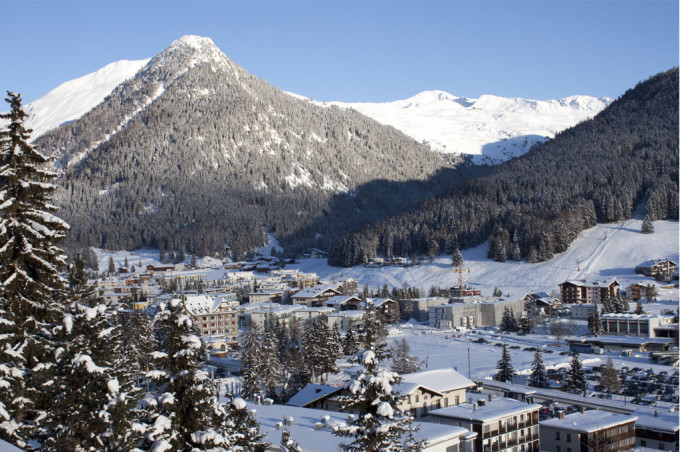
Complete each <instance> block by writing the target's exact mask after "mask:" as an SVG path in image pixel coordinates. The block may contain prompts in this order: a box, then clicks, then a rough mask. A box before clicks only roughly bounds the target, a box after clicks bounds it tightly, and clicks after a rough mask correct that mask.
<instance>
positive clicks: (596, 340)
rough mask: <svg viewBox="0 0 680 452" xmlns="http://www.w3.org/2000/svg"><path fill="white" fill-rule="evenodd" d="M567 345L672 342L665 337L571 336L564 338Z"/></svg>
mask: <svg viewBox="0 0 680 452" xmlns="http://www.w3.org/2000/svg"><path fill="white" fill-rule="evenodd" d="M566 341H567V342H569V343H575V342H580V343H583V344H586V343H593V344H619V345H637V346H640V345H643V344H666V343H668V342H671V341H672V338H667V337H636V336H614V335H603V336H597V337H580V336H573V337H568V338H566Z"/></svg>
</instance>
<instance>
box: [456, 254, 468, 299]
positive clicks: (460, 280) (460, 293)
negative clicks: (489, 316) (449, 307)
mask: <svg viewBox="0 0 680 452" xmlns="http://www.w3.org/2000/svg"><path fill="white" fill-rule="evenodd" d="M453 272H454V273H458V296H459V297H461V298H463V272H468V273H470V269H469V268H463V263H462V262H461V263H460V264H458V267H454V268H453Z"/></svg>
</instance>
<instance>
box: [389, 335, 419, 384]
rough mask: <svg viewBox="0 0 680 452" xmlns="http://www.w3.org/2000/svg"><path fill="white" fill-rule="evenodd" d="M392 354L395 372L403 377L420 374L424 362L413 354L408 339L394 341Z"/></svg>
mask: <svg viewBox="0 0 680 452" xmlns="http://www.w3.org/2000/svg"><path fill="white" fill-rule="evenodd" d="M391 354H392V371H393V372H397V373H398V374H402V375H403V374H410V373H413V372H418V371H419V370H420V369H421V368H422V362H421V361H420V360H419V359H418V357H417V356H415V355H412V354H411V347H410V346H409V345H408V341H407V340H406V338H401V340H395V341H394V343H393V344H392V347H391Z"/></svg>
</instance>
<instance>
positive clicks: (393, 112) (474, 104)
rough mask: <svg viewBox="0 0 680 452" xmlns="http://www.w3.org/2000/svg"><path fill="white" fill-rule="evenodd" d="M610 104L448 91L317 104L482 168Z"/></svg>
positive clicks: (585, 98)
mask: <svg viewBox="0 0 680 452" xmlns="http://www.w3.org/2000/svg"><path fill="white" fill-rule="evenodd" d="M611 102H612V99H609V98H604V97H603V98H595V97H590V96H578V95H577V96H569V97H565V98H562V99H554V100H532V99H522V98H505V97H499V96H494V95H490V94H485V95H482V96H480V97H479V98H478V99H472V98H466V97H457V96H454V95H452V94H449V93H447V92H445V91H423V92H421V93H418V94H416V95H415V96H412V97H410V98H408V99H404V100H398V101H394V102H385V103H365V102H357V103H346V102H318V103H319V104H321V105H326V106H330V105H335V106H337V107H340V108H352V109H354V110H357V111H359V112H360V113H363V114H365V115H366V116H369V117H371V118H373V119H375V120H376V121H378V122H380V123H382V124H386V125H390V126H393V127H395V128H397V129H399V130H401V131H402V132H404V133H406V134H407V135H409V136H410V137H412V138H414V139H415V140H417V141H420V142H423V143H426V144H428V145H429V146H430V148H431V149H433V150H435V151H439V152H444V153H456V154H471V155H473V156H474V160H475V161H476V162H478V163H493V164H495V163H500V162H502V161H505V160H508V159H510V158H512V157H516V156H518V155H521V154H524V153H525V152H527V151H528V150H529V148H531V146H533V145H534V144H535V143H537V142H540V141H545V140H547V139H549V138H552V137H554V136H555V134H556V133H558V132H560V131H562V130H564V129H567V128H569V127H572V126H574V125H576V124H578V123H579V122H581V121H584V120H586V119H590V118H592V117H593V116H595V115H596V114H597V113H599V112H600V111H602V110H603V109H604V108H605V107H607V106H608V105H609V104H610V103H611ZM510 139H512V140H510Z"/></svg>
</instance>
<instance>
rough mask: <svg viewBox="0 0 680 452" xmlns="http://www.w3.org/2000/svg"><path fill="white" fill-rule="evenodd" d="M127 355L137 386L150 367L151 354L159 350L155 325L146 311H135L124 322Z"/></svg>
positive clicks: (124, 340) (124, 343) (124, 342)
mask: <svg viewBox="0 0 680 452" xmlns="http://www.w3.org/2000/svg"><path fill="white" fill-rule="evenodd" d="M122 330H123V345H124V351H125V355H126V356H127V359H128V362H129V363H130V366H131V367H130V370H131V371H132V372H134V374H135V379H136V380H137V384H138V385H139V384H140V379H141V378H142V376H143V375H144V374H145V373H146V370H147V368H148V367H149V360H150V357H151V353H152V352H153V351H154V350H157V349H158V348H159V344H158V341H156V337H155V335H154V330H153V324H152V322H151V319H149V316H148V315H147V314H146V312H144V311H134V312H131V313H130V314H129V315H128V316H126V317H125V318H124V319H123V321H122Z"/></svg>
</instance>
